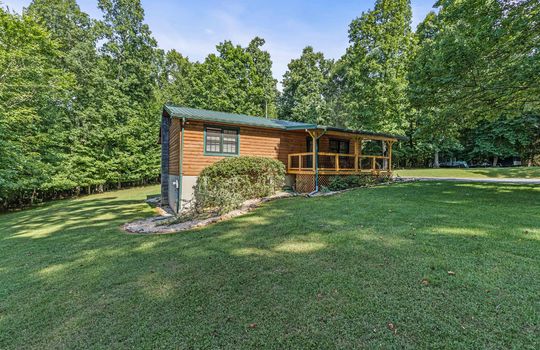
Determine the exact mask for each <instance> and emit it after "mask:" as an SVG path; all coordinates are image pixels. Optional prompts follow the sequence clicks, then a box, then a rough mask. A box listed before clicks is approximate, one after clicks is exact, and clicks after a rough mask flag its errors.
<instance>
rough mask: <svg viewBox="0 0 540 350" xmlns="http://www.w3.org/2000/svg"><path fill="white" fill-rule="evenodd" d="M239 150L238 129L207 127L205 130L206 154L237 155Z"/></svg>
mask: <svg viewBox="0 0 540 350" xmlns="http://www.w3.org/2000/svg"><path fill="white" fill-rule="evenodd" d="M238 148H239V133H238V129H234V128H219V127H214V126H207V127H205V128H204V154H206V155H237V154H238Z"/></svg>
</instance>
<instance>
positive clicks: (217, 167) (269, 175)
mask: <svg viewBox="0 0 540 350" xmlns="http://www.w3.org/2000/svg"><path fill="white" fill-rule="evenodd" d="M284 183H285V165H284V164H283V163H282V162H281V161H279V160H277V159H271V158H265V157H249V156H241V157H231V158H224V159H222V160H220V161H218V162H216V163H214V164H212V165H210V166H208V167H206V168H204V169H203V171H202V172H201V174H200V175H199V178H198V179H197V185H196V186H195V203H193V205H194V206H195V209H196V210H197V211H204V210H207V209H214V210H217V211H218V212H221V213H225V212H228V211H230V210H232V209H235V208H236V207H238V205H240V204H241V203H242V202H244V201H245V200H247V199H253V198H262V197H266V196H269V195H271V194H273V193H275V192H276V191H277V190H279V189H280V188H282V187H283V185H284Z"/></svg>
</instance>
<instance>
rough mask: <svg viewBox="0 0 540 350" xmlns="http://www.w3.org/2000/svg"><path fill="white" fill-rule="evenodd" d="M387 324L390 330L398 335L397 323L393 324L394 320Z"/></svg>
mask: <svg viewBox="0 0 540 350" xmlns="http://www.w3.org/2000/svg"><path fill="white" fill-rule="evenodd" d="M386 326H387V327H388V329H389V330H391V331H392V333H393V334H394V335H396V333H397V327H396V325H395V324H393V323H392V322H388V324H387V325H386Z"/></svg>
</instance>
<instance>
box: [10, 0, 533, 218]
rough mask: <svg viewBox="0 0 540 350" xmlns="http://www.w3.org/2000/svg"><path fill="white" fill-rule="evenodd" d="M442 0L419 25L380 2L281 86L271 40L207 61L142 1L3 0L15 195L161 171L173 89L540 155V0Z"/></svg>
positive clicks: (223, 105) (483, 153)
mask: <svg viewBox="0 0 540 350" xmlns="http://www.w3.org/2000/svg"><path fill="white" fill-rule="evenodd" d="M435 5H436V10H437V11H435V12H430V13H429V14H428V15H427V16H426V18H425V19H424V21H423V22H422V23H420V25H418V27H417V28H416V30H415V31H414V30H413V29H412V28H411V16H412V13H411V6H410V2H409V1H408V0H395V1H383V0H377V1H376V2H375V4H374V7H373V9H372V10H370V11H367V12H364V13H362V14H360V16H359V17H357V18H355V19H354V20H353V21H352V22H351V23H350V25H349V29H348V30H349V31H348V33H349V47H348V48H347V49H346V52H345V53H344V54H343V56H342V57H341V58H339V59H337V60H333V59H327V58H325V57H324V54H323V53H321V52H317V51H316V50H314V49H313V48H312V47H310V46H307V47H306V48H305V49H304V50H303V51H302V53H301V55H300V57H298V58H296V59H293V60H292V61H291V62H290V63H289V65H288V70H287V72H286V73H285V75H284V76H283V80H282V86H283V90H282V91H281V92H280V91H278V89H277V80H276V79H275V78H274V77H273V76H272V60H271V56H270V53H269V52H267V51H265V50H264V49H263V46H264V43H265V41H264V39H262V38H259V37H255V38H253V40H251V42H249V43H248V45H247V46H245V47H243V46H241V45H238V44H235V43H232V42H231V41H224V42H221V43H219V44H218V45H217V46H216V53H212V54H209V55H208V56H207V57H206V58H205V59H204V60H203V61H201V62H197V61H193V60H190V59H189V58H188V57H186V56H184V55H182V53H180V52H177V51H176V50H170V51H168V52H165V51H164V50H161V49H160V48H159V47H158V46H157V43H156V40H155V39H154V38H153V36H152V33H151V31H150V28H149V27H148V25H147V24H145V22H144V11H143V8H142V6H141V4H140V0H99V1H98V7H99V9H100V10H101V11H102V14H103V16H102V18H101V19H94V18H91V17H89V16H88V14H86V13H84V12H83V11H81V9H80V8H79V6H78V5H77V3H76V1H75V0H34V1H32V2H31V4H30V5H29V6H28V7H27V8H25V9H24V11H23V13H22V14H17V13H14V12H11V11H9V10H8V9H7V8H5V7H4V8H0V206H1V207H3V208H7V207H19V206H23V205H26V204H32V203H33V202H35V201H41V200H47V199H52V198H59V197H64V196H71V195H77V194H87V193H92V192H95V191H104V190H107V189H110V188H119V187H122V186H126V185H137V184H145V183H148V182H155V181H158V179H159V171H160V167H159V159H160V158H159V149H160V147H159V145H158V134H159V122H160V116H161V107H162V105H163V104H164V103H165V102H173V103H176V104H180V105H185V106H189V107H194V108H205V109H213V110H219V111H226V112H236V113H245V114H250V115H259V116H268V117H271V118H274V117H279V118H281V119H289V120H297V121H305V122H316V123H319V124H325V125H332V126H341V127H348V128H355V129H365V130H373V131H381V132H391V133H398V134H405V135H407V136H408V137H409V141H408V142H403V143H401V144H400V145H399V148H398V149H397V152H396V161H397V164H399V165H401V166H427V165H430V164H432V163H433V161H434V159H436V158H437V157H438V155H439V154H441V155H446V156H448V155H455V156H459V157H462V158H464V159H467V160H469V159H474V160H484V159H489V160H496V159H498V158H504V157H508V156H515V155H519V156H521V158H522V159H523V160H524V161H526V162H527V163H529V164H532V163H533V162H534V161H535V160H536V161H537V157H538V154H539V151H540V150H539V149H540V117H539V115H540V113H539V104H540V99H539V96H540V91H539V90H540V84H539V77H540V62H539V52H538V48H539V47H540V34H539V33H540V28H539V23H540V10H539V7H540V5H539V3H538V2H537V1H534V0H522V1H510V0H507V1H506V0H499V1H494V0H439V1H438V2H437V3H436V4H435ZM344 30H345V28H344ZM495 162H496V161H495Z"/></svg>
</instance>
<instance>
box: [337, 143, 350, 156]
mask: <svg viewBox="0 0 540 350" xmlns="http://www.w3.org/2000/svg"><path fill="white" fill-rule="evenodd" d="M339 153H343V154H348V153H349V141H341V142H340V143H339Z"/></svg>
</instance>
